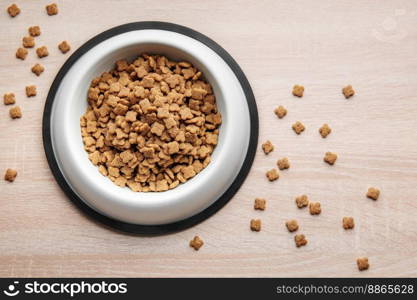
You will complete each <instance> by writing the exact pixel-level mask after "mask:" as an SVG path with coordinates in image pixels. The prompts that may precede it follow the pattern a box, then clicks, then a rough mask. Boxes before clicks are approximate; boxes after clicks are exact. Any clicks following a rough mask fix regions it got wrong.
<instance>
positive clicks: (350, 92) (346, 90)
mask: <svg viewBox="0 0 417 300" xmlns="http://www.w3.org/2000/svg"><path fill="white" fill-rule="evenodd" d="M342 92H343V95H345V98H346V99H349V98H350V97H352V96H353V95H355V91H354V90H353V88H352V86H351V85H348V86H345V87H344V88H343V89H342Z"/></svg>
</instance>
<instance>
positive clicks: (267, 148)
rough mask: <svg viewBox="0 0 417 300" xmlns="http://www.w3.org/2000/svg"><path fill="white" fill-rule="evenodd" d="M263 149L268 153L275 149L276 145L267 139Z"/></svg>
mask: <svg viewBox="0 0 417 300" xmlns="http://www.w3.org/2000/svg"><path fill="white" fill-rule="evenodd" d="M262 150H264V153H265V154H268V153H270V152H272V151H274V145H272V143H271V141H266V142H265V143H263V144H262Z"/></svg>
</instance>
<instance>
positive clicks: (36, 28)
mask: <svg viewBox="0 0 417 300" xmlns="http://www.w3.org/2000/svg"><path fill="white" fill-rule="evenodd" d="M28 32H29V34H30V35H31V36H40V35H41V28H40V27H39V26H31V27H29V29H28Z"/></svg>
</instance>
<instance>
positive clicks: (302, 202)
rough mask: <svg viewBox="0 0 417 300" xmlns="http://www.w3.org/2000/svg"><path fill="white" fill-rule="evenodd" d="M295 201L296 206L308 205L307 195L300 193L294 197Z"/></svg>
mask: <svg viewBox="0 0 417 300" xmlns="http://www.w3.org/2000/svg"><path fill="white" fill-rule="evenodd" d="M295 203H296V204H297V207H298V208H303V207H306V206H307V205H308V197H307V195H301V196H298V197H296V198H295Z"/></svg>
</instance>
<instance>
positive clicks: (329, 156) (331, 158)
mask: <svg viewBox="0 0 417 300" xmlns="http://www.w3.org/2000/svg"><path fill="white" fill-rule="evenodd" d="M323 160H324V161H325V162H326V163H328V164H329V165H334V163H335V162H336V160H337V154H336V153H332V152H326V154H325V155H324V158H323Z"/></svg>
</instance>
